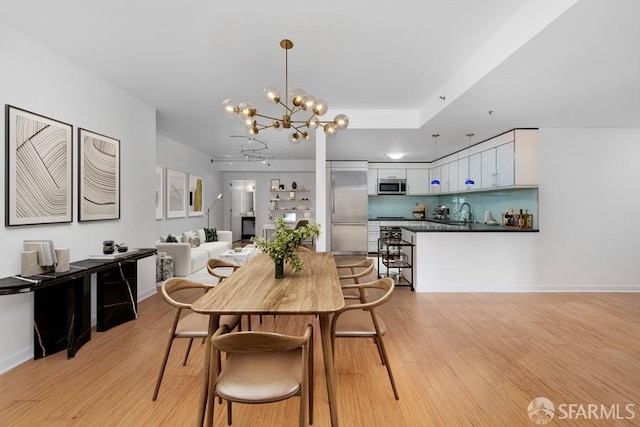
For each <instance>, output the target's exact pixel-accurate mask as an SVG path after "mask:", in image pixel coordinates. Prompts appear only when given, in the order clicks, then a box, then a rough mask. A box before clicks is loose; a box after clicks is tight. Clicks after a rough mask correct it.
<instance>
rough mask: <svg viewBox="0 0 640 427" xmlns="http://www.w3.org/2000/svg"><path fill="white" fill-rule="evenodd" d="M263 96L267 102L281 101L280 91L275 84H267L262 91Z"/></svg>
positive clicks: (275, 102)
mask: <svg viewBox="0 0 640 427" xmlns="http://www.w3.org/2000/svg"><path fill="white" fill-rule="evenodd" d="M262 96H263V97H264V99H265V100H266V101H267V102H270V103H272V104H277V103H278V102H280V92H278V89H277V88H275V87H274V86H267V87H265V88H264V90H263V91H262Z"/></svg>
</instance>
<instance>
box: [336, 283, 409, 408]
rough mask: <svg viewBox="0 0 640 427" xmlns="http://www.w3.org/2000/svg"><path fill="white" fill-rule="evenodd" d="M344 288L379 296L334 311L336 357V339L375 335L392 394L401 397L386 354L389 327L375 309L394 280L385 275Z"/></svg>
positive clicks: (389, 291) (389, 290)
mask: <svg viewBox="0 0 640 427" xmlns="http://www.w3.org/2000/svg"><path fill="white" fill-rule="evenodd" d="M343 289H356V290H357V291H358V292H361V291H364V290H370V291H372V292H369V295H376V299H373V300H371V301H367V302H359V303H356V304H350V305H345V306H344V307H343V308H341V309H340V310H338V311H337V312H336V313H335V314H334V316H333V319H332V320H331V341H332V344H333V345H332V347H333V349H334V356H335V340H336V338H374V340H375V342H376V344H377V346H378V352H379V353H380V357H381V359H382V364H383V365H385V367H386V368H387V374H388V375H389V381H390V382H391V388H392V389H393V395H394V397H395V398H396V400H399V399H400V397H399V395H398V390H397V389H396V383H395V381H394V379H393V373H392V372H391V365H390V364H389V357H388V356H387V351H386V349H385V346H384V342H383V340H382V336H383V335H385V334H386V333H387V328H386V326H385V324H384V322H383V321H382V319H381V318H380V316H378V315H377V314H376V312H375V310H374V308H375V307H378V306H380V305H382V304H384V303H386V302H387V301H389V300H390V299H391V295H392V293H393V289H394V282H393V279H390V278H388V277H386V278H384V279H378V280H376V281H373V282H368V283H360V284H353V285H343ZM378 295H380V296H378Z"/></svg>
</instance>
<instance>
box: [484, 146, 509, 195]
mask: <svg viewBox="0 0 640 427" xmlns="http://www.w3.org/2000/svg"><path fill="white" fill-rule="evenodd" d="M481 156H482V188H497V187H510V186H513V185H514V170H513V167H514V162H513V142H509V143H508V144H503V145H499V146H497V147H495V148H491V149H489V150H485V151H483V152H482V153H481Z"/></svg>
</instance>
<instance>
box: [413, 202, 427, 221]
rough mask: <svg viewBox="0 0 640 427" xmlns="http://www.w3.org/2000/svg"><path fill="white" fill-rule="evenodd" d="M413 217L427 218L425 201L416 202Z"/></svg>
mask: <svg viewBox="0 0 640 427" xmlns="http://www.w3.org/2000/svg"><path fill="white" fill-rule="evenodd" d="M413 217H414V218H415V219H425V218H426V217H427V205H426V204H425V203H416V207H415V208H413Z"/></svg>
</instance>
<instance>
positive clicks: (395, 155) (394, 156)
mask: <svg viewBox="0 0 640 427" xmlns="http://www.w3.org/2000/svg"><path fill="white" fill-rule="evenodd" d="M385 156H387V157H388V158H390V159H393V160H398V159H401V158H402V157H403V156H404V153H387V154H385Z"/></svg>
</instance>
